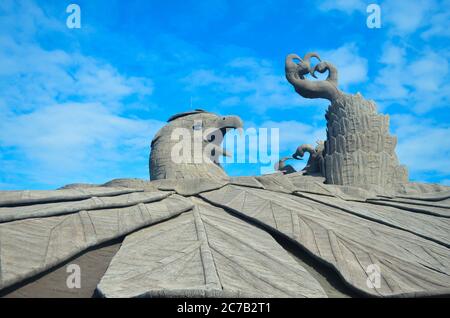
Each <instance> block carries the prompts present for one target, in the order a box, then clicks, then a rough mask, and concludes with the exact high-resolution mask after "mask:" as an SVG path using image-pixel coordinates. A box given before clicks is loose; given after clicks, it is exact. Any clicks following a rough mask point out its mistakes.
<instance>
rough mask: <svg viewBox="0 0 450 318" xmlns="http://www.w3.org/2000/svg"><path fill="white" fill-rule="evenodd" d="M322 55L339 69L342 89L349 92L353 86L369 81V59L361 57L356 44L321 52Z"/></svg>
mask: <svg viewBox="0 0 450 318" xmlns="http://www.w3.org/2000/svg"><path fill="white" fill-rule="evenodd" d="M319 52H320V51H319ZM320 55H321V56H323V57H324V59H326V60H327V61H331V62H332V63H333V64H334V65H335V66H336V68H337V69H338V72H339V87H340V88H341V89H344V90H347V89H348V87H349V86H350V85H352V84H362V83H364V82H365V81H367V72H368V67H367V59H365V58H364V57H361V56H360V55H359V52H358V47H357V45H356V44H355V43H348V44H345V45H343V46H341V47H340V48H338V49H336V50H332V51H324V52H323V53H322V52H320Z"/></svg>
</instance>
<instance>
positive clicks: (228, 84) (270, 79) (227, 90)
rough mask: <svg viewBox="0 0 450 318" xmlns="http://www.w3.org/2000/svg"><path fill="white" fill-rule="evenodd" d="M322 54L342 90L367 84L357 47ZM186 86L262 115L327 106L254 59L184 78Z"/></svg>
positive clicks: (267, 65) (250, 58)
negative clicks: (301, 93)
mask: <svg viewBox="0 0 450 318" xmlns="http://www.w3.org/2000/svg"><path fill="white" fill-rule="evenodd" d="M319 53H320V54H321V56H323V57H326V60H328V61H332V62H333V63H334V62H336V63H337V64H336V66H337V68H338V70H339V83H340V84H339V85H340V87H341V88H342V89H347V88H348V87H349V86H351V85H353V84H360V83H363V82H364V81H366V79H367V71H368V70H367V60H366V59H365V58H363V57H361V56H359V55H358V48H357V46H356V45H355V44H353V43H350V44H345V45H343V46H342V47H340V48H338V49H336V50H332V51H323V52H322V51H319ZM319 75H320V74H319ZM183 83H184V84H186V87H187V89H190V90H198V89H204V90H210V91H212V93H214V94H219V96H220V97H221V100H222V103H221V105H222V106H238V105H241V106H243V107H244V106H251V107H252V108H253V109H254V110H255V111H257V112H259V113H263V112H265V111H266V110H267V109H269V108H272V109H273V108H294V107H301V106H317V105H320V104H323V103H324V101H321V100H310V99H304V98H300V97H299V96H298V95H297V94H296V93H295V92H294V89H293V88H292V86H291V85H290V84H289V83H288V82H287V81H286V79H285V76H284V69H276V68H275V67H274V66H273V65H272V64H271V63H270V62H269V61H267V60H264V59H257V58H252V57H240V58H236V59H233V60H231V61H229V62H228V63H225V64H224V65H223V67H222V68H219V69H214V70H213V69H199V70H196V71H194V72H192V73H191V74H190V75H189V76H187V77H186V78H184V80H183ZM237 95H239V96H237Z"/></svg>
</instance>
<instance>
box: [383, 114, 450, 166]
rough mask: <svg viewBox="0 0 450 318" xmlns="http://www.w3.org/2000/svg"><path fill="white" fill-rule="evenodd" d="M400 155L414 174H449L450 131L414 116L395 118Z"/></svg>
mask: <svg viewBox="0 0 450 318" xmlns="http://www.w3.org/2000/svg"><path fill="white" fill-rule="evenodd" d="M391 127H392V130H393V133H394V134H395V135H397V137H398V140H399V143H398V146H397V154H398V157H399V159H400V162H401V163H402V164H406V166H407V167H408V169H409V170H410V171H412V172H413V174H425V175H426V174H431V173H434V174H440V175H448V174H450V138H449V136H450V128H449V127H448V126H447V125H444V126H442V125H438V124H436V123H435V122H432V121H429V120H423V119H420V118H418V117H415V116H412V115H392V116H391Z"/></svg>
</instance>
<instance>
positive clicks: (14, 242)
mask: <svg viewBox="0 0 450 318" xmlns="http://www.w3.org/2000/svg"><path fill="white" fill-rule="evenodd" d="M192 206H193V205H192V203H191V202H190V201H188V200H186V199H184V198H183V197H180V196H178V195H172V196H170V197H169V198H166V199H164V200H162V201H158V202H153V203H148V204H143V203H140V204H138V205H134V206H131V207H125V208H117V209H104V210H92V211H80V212H78V213H72V214H68V215H62V216H53V217H46V218H36V219H26V220H20V221H14V222H7V223H2V224H0V264H1V266H0V290H1V289H3V288H5V287H8V286H10V285H12V284H14V283H17V282H20V281H21V280H24V279H26V278H29V277H32V276H34V275H36V274H38V273H41V272H43V271H44V270H47V269H49V268H51V267H53V266H55V265H58V264H59V263H61V262H63V261H65V260H67V259H68V258H70V257H72V256H74V255H76V254H77V253H80V252H81V251H83V250H86V249H87V248H89V247H93V246H96V245H99V244H101V243H104V242H106V241H109V240H112V239H115V238H118V237H121V236H124V235H126V234H128V233H130V232H133V231H135V230H137V229H140V228H142V227H145V226H148V225H150V224H154V223H157V222H161V221H163V220H166V219H168V218H171V217H173V216H176V215H178V214H180V213H182V212H185V211H187V210H189V209H191V208H192Z"/></svg>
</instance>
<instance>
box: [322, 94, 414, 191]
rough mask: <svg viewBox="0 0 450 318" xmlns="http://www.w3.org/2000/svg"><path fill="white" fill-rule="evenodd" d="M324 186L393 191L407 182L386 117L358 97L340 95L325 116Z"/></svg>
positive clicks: (372, 105) (406, 175)
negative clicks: (334, 185)
mask: <svg viewBox="0 0 450 318" xmlns="http://www.w3.org/2000/svg"><path fill="white" fill-rule="evenodd" d="M325 117H326V119H327V141H326V143H325V154H326V155H325V158H324V159H325V177H326V181H327V183H330V184H339V185H351V186H357V187H363V188H372V187H379V188H393V187H394V188H395V187H397V186H398V185H399V184H404V183H407V182H408V171H407V169H406V167H404V166H401V165H400V164H399V162H398V159H397V155H396V153H395V147H396V145H397V138H396V137H393V136H391V135H390V134H389V117H388V116H385V115H382V114H379V113H378V112H377V110H376V106H375V103H373V102H371V101H367V100H365V99H364V98H363V97H362V96H361V95H358V94H357V95H347V94H342V95H341V96H340V97H339V98H337V99H336V100H334V101H333V102H332V104H331V105H330V107H329V108H328V111H327V113H326V116H325Z"/></svg>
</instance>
